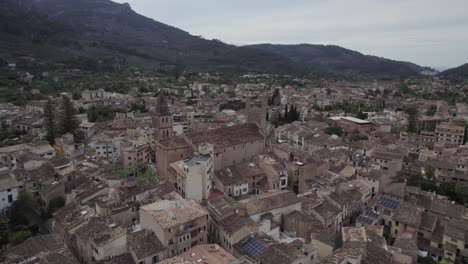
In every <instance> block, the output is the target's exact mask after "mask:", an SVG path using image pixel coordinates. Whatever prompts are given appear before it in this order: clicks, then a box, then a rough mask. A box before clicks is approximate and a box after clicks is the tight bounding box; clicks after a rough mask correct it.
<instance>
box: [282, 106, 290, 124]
mask: <svg viewBox="0 0 468 264" xmlns="http://www.w3.org/2000/svg"><path fill="white" fill-rule="evenodd" d="M288 117H289V115H288V105H285V106H284V117H283V120H284V121H286V122H289V120H288Z"/></svg>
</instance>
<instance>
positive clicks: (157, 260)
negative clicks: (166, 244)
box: [153, 255, 159, 264]
mask: <svg viewBox="0 0 468 264" xmlns="http://www.w3.org/2000/svg"><path fill="white" fill-rule="evenodd" d="M158 262H159V256H157V255H156V256H153V264H155V263H158Z"/></svg>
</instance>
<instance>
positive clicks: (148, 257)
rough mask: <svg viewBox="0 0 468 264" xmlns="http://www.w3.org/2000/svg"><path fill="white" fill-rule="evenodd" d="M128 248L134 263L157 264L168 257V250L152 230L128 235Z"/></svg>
mask: <svg viewBox="0 0 468 264" xmlns="http://www.w3.org/2000/svg"><path fill="white" fill-rule="evenodd" d="M127 247H128V251H129V252H130V255H131V256H132V258H133V261H134V262H135V263H138V264H156V263H158V262H159V261H161V260H163V259H165V256H166V248H165V247H164V245H163V244H162V243H161V241H159V239H158V237H156V235H155V234H154V233H153V232H152V231H150V230H144V229H143V230H138V231H133V232H129V233H127Z"/></svg>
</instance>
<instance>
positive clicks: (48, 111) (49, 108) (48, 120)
mask: <svg viewBox="0 0 468 264" xmlns="http://www.w3.org/2000/svg"><path fill="white" fill-rule="evenodd" d="M44 115H45V126H46V132H47V135H46V139H47V141H49V143H50V144H54V143H55V136H56V135H57V131H56V127H55V107H54V105H53V103H52V101H51V100H50V99H49V100H48V101H47V104H46V105H45V107H44Z"/></svg>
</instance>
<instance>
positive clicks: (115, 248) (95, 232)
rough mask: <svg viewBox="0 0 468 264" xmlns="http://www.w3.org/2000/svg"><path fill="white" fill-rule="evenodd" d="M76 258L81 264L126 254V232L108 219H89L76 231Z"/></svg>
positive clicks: (89, 263)
mask: <svg viewBox="0 0 468 264" xmlns="http://www.w3.org/2000/svg"><path fill="white" fill-rule="evenodd" d="M75 236H76V249H77V255H76V258H77V259H78V260H79V261H80V262H81V263H82V264H91V263H94V262H95V261H99V260H106V259H110V258H112V257H113V256H118V255H121V254H123V253H125V252H127V248H126V245H127V234H126V230H125V229H124V228H122V227H121V226H119V225H117V224H116V223H114V222H113V221H111V220H110V219H108V218H90V219H89V220H88V222H87V223H85V224H84V225H82V226H81V227H79V228H78V229H77V230H76V233H75Z"/></svg>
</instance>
